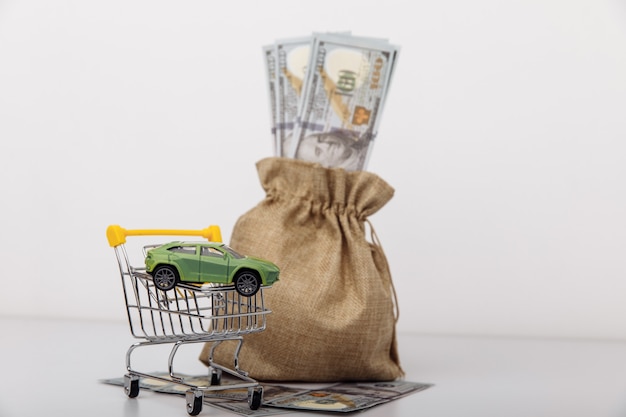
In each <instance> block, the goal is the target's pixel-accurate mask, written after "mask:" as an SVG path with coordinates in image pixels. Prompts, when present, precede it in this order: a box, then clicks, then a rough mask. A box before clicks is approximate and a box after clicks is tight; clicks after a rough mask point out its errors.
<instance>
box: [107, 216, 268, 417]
mask: <svg viewBox="0 0 626 417" xmlns="http://www.w3.org/2000/svg"><path fill="white" fill-rule="evenodd" d="M149 235H152V236H161V235H177V236H201V237H203V238H205V239H207V240H209V241H214V242H221V233H220V229H219V227H218V226H209V227H208V228H206V229H201V230H153V229H148V230H126V229H124V228H122V227H120V226H118V225H111V226H109V227H108V228H107V239H108V241H109V245H110V246H111V247H113V249H114V251H115V255H116V258H117V262H118V265H119V270H120V275H121V279H122V289H123V291H124V301H125V303H126V312H127V314H128V322H129V325H130V331H131V333H132V335H133V336H134V337H135V338H137V339H143V340H142V341H139V342H136V343H134V344H132V345H131V346H130V347H129V349H128V351H127V352H126V369H127V374H126V375H124V390H125V392H126V395H128V397H131V398H134V397H136V396H137V395H138V394H139V386H140V384H139V382H140V378H151V379H156V380H161V381H164V382H171V383H175V384H180V385H182V386H185V387H187V388H188V389H187V391H186V394H185V399H186V402H187V412H188V413H189V414H190V415H192V416H195V415H198V414H199V413H200V412H201V411H202V404H203V400H204V393H205V392H206V391H217V390H226V389H245V388H247V389H248V404H249V406H250V408H251V409H252V410H256V409H258V408H259V407H260V406H261V402H262V400H263V387H262V386H261V385H260V384H259V382H258V381H256V380H254V379H252V378H250V377H249V376H248V374H247V373H246V372H245V371H243V370H241V369H239V359H238V356H239V352H240V350H241V346H242V344H243V336H245V335H247V334H251V333H256V332H260V331H263V330H265V326H266V315H267V314H268V313H270V310H268V309H267V308H266V307H265V302H264V298H263V291H264V290H265V289H267V288H269V287H262V288H260V289H259V291H258V292H257V293H256V294H255V295H253V296H251V297H246V296H242V295H240V294H239V293H237V291H236V290H235V288H234V286H232V285H230V286H216V285H210V284H205V285H197V284H187V283H179V284H177V285H176V286H175V287H174V288H173V289H171V290H168V291H163V290H160V289H157V288H156V287H155V285H154V282H153V281H152V277H151V276H150V275H149V274H147V273H146V271H145V267H143V266H141V267H135V266H132V265H131V259H130V258H129V252H128V251H127V248H126V237H127V236H149ZM153 246H156V245H154V244H152V245H146V246H143V247H142V250H143V252H144V254H143V255H144V257H145V252H146V250H147V249H149V248H150V247H153ZM224 341H235V343H236V346H237V347H236V349H235V354H234V357H233V366H232V368H229V367H226V366H223V365H221V364H217V363H215V362H213V353H214V351H215V349H216V348H217V347H218V346H219V344H220V343H222V342H224ZM168 343H169V344H172V349H171V351H170V355H169V358H168V362H167V365H168V372H167V373H165V372H164V373H162V374H160V375H154V374H149V373H144V372H141V371H138V370H136V369H134V368H133V367H132V366H131V356H132V354H133V352H134V351H135V350H137V349H138V348H141V347H146V346H154V345H163V344H168ZM190 343H212V345H211V349H210V353H209V357H208V358H207V363H208V364H209V367H208V375H207V380H206V382H207V383H206V385H195V384H193V383H191V382H190V381H189V380H188V381H186V380H185V377H184V376H182V375H180V374H179V375H177V374H176V373H175V372H174V365H173V364H174V358H175V356H176V352H177V351H178V349H179V348H180V347H181V346H182V345H184V344H190ZM223 373H225V374H228V375H230V376H231V377H232V378H230V380H229V382H228V384H224V385H222V374H223ZM163 375H165V376H163Z"/></svg>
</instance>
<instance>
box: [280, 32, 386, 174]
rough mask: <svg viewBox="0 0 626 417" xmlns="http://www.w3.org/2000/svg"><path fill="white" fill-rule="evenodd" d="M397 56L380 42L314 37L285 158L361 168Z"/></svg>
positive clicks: (347, 167)
mask: <svg viewBox="0 0 626 417" xmlns="http://www.w3.org/2000/svg"><path fill="white" fill-rule="evenodd" d="M397 54H398V48H397V47H396V46H394V45H391V44H389V43H388V42H386V41H384V40H377V39H372V38H360V37H353V36H338V35H335V34H318V35H316V36H315V37H314V41H313V46H312V49H311V53H310V57H309V64H308V66H307V67H308V70H307V71H306V77H305V80H304V85H303V87H302V88H303V90H304V95H303V96H302V101H301V105H300V108H299V112H298V120H297V124H296V126H295V129H294V132H293V138H292V140H291V143H290V148H289V152H288V153H287V154H286V156H289V157H293V158H297V159H303V160H307V161H311V162H317V163H320V164H322V165H323V166H326V167H331V168H334V167H338V168H344V169H346V170H349V171H356V170H364V169H365V166H366V163H367V161H368V159H369V155H370V153H371V149H372V145H373V142H374V139H375V137H376V134H377V133H378V127H379V123H380V117H381V114H382V110H383V105H384V102H385V98H386V95H387V92H388V90H389V83H390V81H391V75H392V74H393V67H394V65H395V62H396V57H397Z"/></svg>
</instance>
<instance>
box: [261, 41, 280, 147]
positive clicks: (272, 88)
mask: <svg viewBox="0 0 626 417" xmlns="http://www.w3.org/2000/svg"><path fill="white" fill-rule="evenodd" d="M263 60H264V64H265V73H266V76H267V93H268V96H269V104H270V126H271V131H272V137H273V139H274V154H275V155H277V154H278V145H277V143H278V142H277V136H276V118H277V116H276V109H277V106H276V47H275V46H274V45H266V46H264V47H263Z"/></svg>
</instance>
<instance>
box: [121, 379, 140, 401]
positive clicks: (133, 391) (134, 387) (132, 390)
mask: <svg viewBox="0 0 626 417" xmlns="http://www.w3.org/2000/svg"><path fill="white" fill-rule="evenodd" d="M124 392H125V393H126V395H128V397H129V398H135V397H136V396H137V395H139V377H138V376H136V375H124Z"/></svg>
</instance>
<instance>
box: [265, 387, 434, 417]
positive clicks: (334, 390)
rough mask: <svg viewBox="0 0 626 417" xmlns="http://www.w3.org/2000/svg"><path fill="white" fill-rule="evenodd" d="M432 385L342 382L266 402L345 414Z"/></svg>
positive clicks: (277, 405) (288, 407) (287, 406)
mask: <svg viewBox="0 0 626 417" xmlns="http://www.w3.org/2000/svg"><path fill="white" fill-rule="evenodd" d="M431 386H432V384H422V383H417V382H409V381H391V382H368V383H340V384H337V385H333V386H331V387H328V388H325V389H320V390H310V391H307V392H302V393H298V394H294V395H291V396H287V397H285V396H281V397H278V398H275V399H272V400H269V401H267V403H266V404H267V405H269V406H273V407H279V408H287V409H297V410H311V411H327V412H341V413H345V412H352V411H359V410H365V409H367V408H371V407H374V406H376V405H380V404H384V403H387V402H389V401H392V400H395V399H398V398H402V397H404V396H406V395H409V394H411V393H415V392H419V391H423V390H425V389H427V388H430V387H431Z"/></svg>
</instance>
